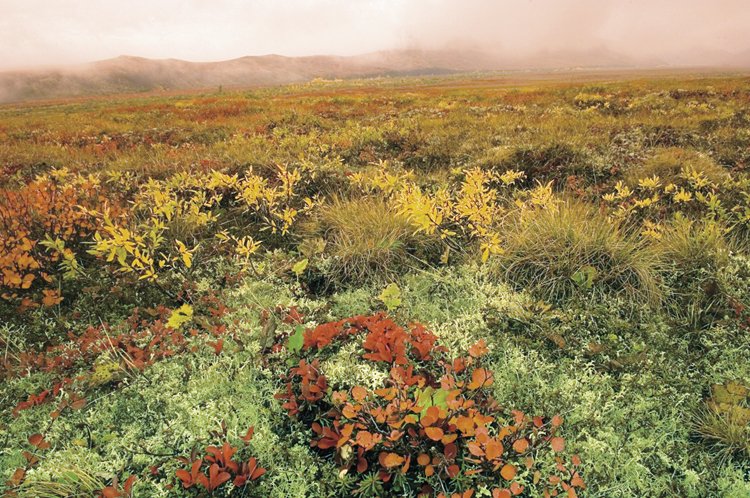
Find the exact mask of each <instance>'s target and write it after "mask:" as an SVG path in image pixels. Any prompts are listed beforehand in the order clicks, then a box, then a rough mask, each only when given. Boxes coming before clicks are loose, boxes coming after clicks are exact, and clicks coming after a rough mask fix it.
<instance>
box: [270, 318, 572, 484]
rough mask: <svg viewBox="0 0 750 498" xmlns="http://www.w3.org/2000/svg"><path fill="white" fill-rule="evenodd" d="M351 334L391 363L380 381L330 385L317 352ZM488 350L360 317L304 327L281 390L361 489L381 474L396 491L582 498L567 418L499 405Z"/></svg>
mask: <svg viewBox="0 0 750 498" xmlns="http://www.w3.org/2000/svg"><path fill="white" fill-rule="evenodd" d="M361 336H364V337H363V338H362V337H361ZM350 340H358V341H361V344H362V350H363V351H362V358H363V359H364V360H366V361H369V362H373V363H376V364H380V365H382V366H383V367H385V368H387V369H389V371H390V375H389V379H388V381H387V383H386V384H385V385H383V386H382V387H381V388H379V389H374V390H371V389H367V388H365V387H362V386H358V385H353V386H347V388H346V389H343V390H336V391H334V390H332V389H331V388H330V386H329V385H328V382H327V380H326V377H325V372H323V371H322V369H321V363H320V361H319V357H320V355H321V353H322V351H323V350H327V348H334V347H337V346H340V345H341V344H342V343H343V342H345V341H350ZM486 351H487V348H486V345H485V344H484V342H483V341H481V342H480V343H478V344H476V345H475V346H473V347H472V348H470V351H469V355H468V356H467V357H465V358H456V359H450V358H449V357H448V356H447V350H446V349H445V348H444V347H442V346H439V345H438V344H437V337H436V336H435V335H434V334H432V333H431V332H429V331H427V330H426V329H425V328H424V327H423V326H421V325H413V326H411V327H410V328H409V329H404V328H402V327H400V326H399V325H398V324H396V323H395V322H393V321H392V320H390V319H389V318H387V317H386V316H385V315H384V314H377V315H373V316H357V317H353V318H350V319H346V320H342V321H339V322H332V323H327V324H323V325H320V326H318V327H316V328H314V329H311V330H307V331H305V333H304V343H303V346H302V350H301V355H302V358H301V359H300V360H299V363H298V365H297V366H295V367H293V368H291V369H290V370H289V372H288V374H287V375H286V376H285V379H284V380H285V382H286V385H285V389H284V390H283V391H282V392H280V393H278V394H277V396H276V397H277V398H278V399H280V400H281V401H282V402H283V407H284V408H285V409H286V410H287V411H288V413H289V415H290V416H293V417H296V418H298V419H299V420H301V421H303V422H304V423H306V424H307V425H309V427H310V428H311V430H312V436H311V440H310V445H311V446H312V447H314V448H317V450H318V451H320V452H321V453H323V454H326V455H329V456H330V457H331V458H333V460H334V461H335V462H336V464H337V465H338V466H339V467H340V469H341V471H342V473H356V475H358V476H360V479H359V482H360V491H361V492H363V493H364V492H365V490H364V486H365V484H364V483H366V485H367V486H372V481H373V479H375V480H377V481H379V485H380V486H383V487H384V489H391V490H392V492H393V493H396V494H401V493H407V492H408V493H411V494H414V495H425V496H435V495H436V494H437V495H438V496H459V497H462V498H463V497H470V496H472V494H473V493H474V491H475V490H477V489H480V488H482V489H485V490H488V491H490V492H491V493H492V496H493V497H505V496H515V495H520V494H522V493H524V491H526V490H529V491H530V490H531V489H533V490H534V492H535V493H537V494H539V495H541V496H558V495H561V494H566V495H567V496H576V493H577V492H576V490H581V489H585V484H584V482H583V479H582V477H581V475H580V472H579V470H578V467H579V466H580V460H579V458H578V457H577V456H573V457H572V458H570V459H568V458H567V457H566V454H565V440H564V439H563V437H561V436H560V435H559V434H558V433H559V428H560V426H561V425H562V423H563V420H562V418H561V417H559V416H553V417H551V418H543V417H530V416H528V415H526V414H524V413H522V412H520V411H517V410H512V411H508V410H506V409H505V408H503V407H501V406H500V405H499V404H498V403H497V402H496V401H495V400H494V399H493V398H492V396H491V395H490V393H489V390H488V387H489V386H491V385H492V383H493V377H492V373H491V372H490V371H489V370H487V369H485V368H483V367H482V365H481V357H482V356H483V355H484V354H485V353H486ZM370 489H372V488H370Z"/></svg>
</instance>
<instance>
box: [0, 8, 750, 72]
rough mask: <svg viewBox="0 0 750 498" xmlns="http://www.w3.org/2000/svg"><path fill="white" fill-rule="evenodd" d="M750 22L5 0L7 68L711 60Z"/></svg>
mask: <svg viewBox="0 0 750 498" xmlns="http://www.w3.org/2000/svg"><path fill="white" fill-rule="evenodd" d="M748 27H750V4H748V2H747V0H712V1H710V2H709V1H706V0H650V1H649V0H630V1H627V0H357V1H354V0H346V1H344V0H283V1H278V0H245V1H243V0H213V1H211V2H207V1H205V0H159V1H153V0H130V1H128V2H123V1H121V0H119V1H111V0H102V1H96V2H94V1H85V0H78V1H75V0H56V1H49V0H47V1H44V0H24V1H18V0H0V67H2V68H4V69H8V68H16V67H18V68H20V67H31V66H37V65H57V64H69V63H79V62H86V61H91V60H99V59H106V58H110V57H115V56H118V55H121V54H129V55H138V56H143V57H152V58H170V57H173V58H180V59H187V60H194V61H208V60H222V59H230V58H235V57H240V56H244V55H261V54H268V53H278V54H284V55H313V54H338V55H353V54H358V53H364V52H370V51H377V50H384V49H396V48H415V47H418V48H435V49H444V48H474V49H479V50H482V51H487V52H492V53H498V54H509V55H513V56H519V55H520V56H523V55H525V54H534V53H538V52H540V51H548V52H557V51H561V52H564V51H577V52H586V51H590V50H605V49H606V50H611V51H614V52H617V53H621V54H623V55H625V56H628V57H633V58H636V59H659V60H663V61H664V62H667V63H673V64H691V63H694V64H705V63H711V62H712V60H713V59H716V58H721V57H725V56H727V54H729V55H737V56H738V57H743V54H745V55H747V54H750V37H748V36H747V30H748ZM748 63H750V60H748Z"/></svg>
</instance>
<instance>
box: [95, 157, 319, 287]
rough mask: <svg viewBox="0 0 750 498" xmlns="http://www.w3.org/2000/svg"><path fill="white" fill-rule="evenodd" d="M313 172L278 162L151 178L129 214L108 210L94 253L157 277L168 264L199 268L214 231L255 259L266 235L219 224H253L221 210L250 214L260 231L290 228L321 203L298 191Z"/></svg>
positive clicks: (123, 267) (169, 267) (125, 269)
mask: <svg viewBox="0 0 750 498" xmlns="http://www.w3.org/2000/svg"><path fill="white" fill-rule="evenodd" d="M309 172H310V168H299V169H298V168H289V167H287V166H285V165H277V167H276V169H275V170H274V174H273V175H272V176H269V177H262V176H260V175H256V174H254V173H253V171H252V170H250V171H248V172H247V173H246V174H245V175H243V176H242V177H240V176H239V175H237V174H234V175H229V174H227V173H224V172H222V171H216V170H210V171H199V172H190V173H188V172H180V173H176V174H174V175H172V176H170V177H168V178H166V179H164V180H157V179H153V178H152V179H149V180H148V181H146V182H145V183H143V184H142V185H141V186H140V188H139V190H138V192H137V194H136V195H135V197H134V200H133V207H132V209H131V212H130V215H129V216H128V217H127V219H120V220H114V219H113V218H112V217H110V216H109V215H108V214H107V213H102V214H101V215H100V218H101V221H102V225H103V226H102V228H101V229H100V230H99V231H98V232H97V234H96V235H95V237H94V246H93V248H92V249H91V250H90V251H89V252H90V254H93V255H95V256H97V257H101V258H103V259H105V260H106V261H107V262H110V263H114V264H115V266H116V267H117V270H116V271H118V272H120V273H127V274H135V275H137V276H138V278H139V279H145V280H156V279H157V278H158V274H159V272H160V271H178V272H180V271H184V270H185V269H189V268H191V267H192V261H193V257H194V254H195V252H196V250H197V249H198V246H199V245H200V243H201V242H200V241H202V240H204V239H207V238H210V237H215V238H216V239H217V240H218V241H219V242H221V243H230V244H231V245H232V246H233V252H234V253H236V255H237V256H239V258H240V259H241V260H242V261H243V262H245V263H247V262H249V258H250V256H252V255H253V254H255V253H256V252H257V251H258V249H259V247H260V242H259V241H257V240H255V239H254V238H253V236H251V235H248V234H246V233H235V234H233V233H230V231H229V230H227V229H219V226H220V225H222V224H224V225H228V226H229V227H230V228H231V230H232V231H235V232H237V231H245V230H247V227H245V226H244V224H243V223H242V222H238V221H237V220H236V219H228V220H224V223H220V222H222V219H221V217H222V216H226V213H227V212H230V213H241V214H243V215H249V216H250V217H251V218H252V219H253V220H254V221H256V222H257V226H256V227H254V228H257V230H258V231H264V230H267V231H269V232H270V233H272V234H274V235H280V236H285V235H287V233H288V231H289V230H290V228H291V227H292V225H293V224H294V222H295V221H296V220H297V218H298V217H299V215H300V214H302V213H305V212H307V211H309V210H311V209H312V208H313V207H314V206H315V203H316V201H315V200H313V199H310V198H306V197H302V196H300V195H298V193H297V187H298V185H299V184H300V183H301V182H303V181H306V180H307V179H308V178H309V176H310V175H309ZM190 241H195V242H190Z"/></svg>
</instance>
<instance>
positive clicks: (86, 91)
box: [0, 49, 750, 103]
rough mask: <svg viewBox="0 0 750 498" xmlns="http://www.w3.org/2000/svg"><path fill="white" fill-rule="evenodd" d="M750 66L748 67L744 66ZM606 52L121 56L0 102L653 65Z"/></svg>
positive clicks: (13, 77) (4, 90) (51, 72)
mask: <svg viewBox="0 0 750 498" xmlns="http://www.w3.org/2000/svg"><path fill="white" fill-rule="evenodd" d="M749 62H750V61H749ZM659 65H662V63H660V61H656V60H651V61H636V60H633V59H630V58H628V57H626V56H622V55H620V54H618V53H615V52H611V51H609V50H607V49H592V50H590V51H586V52H554V51H548V52H543V53H539V54H536V55H535V56H533V57H507V56H506V57H501V56H492V55H489V54H487V53H484V52H481V51H472V50H461V51H459V50H432V51H431V50H391V51H382V52H374V53H369V54H364V55H355V56H330V55H320V56H305V57H285V56H281V55H263V56H247V57H240V58H238V59H232V60H226V61H219V62H188V61H184V60H178V59H147V58H143V57H133V56H121V57H116V58H114V59H108V60H103V61H98V62H92V63H89V64H81V65H76V66H68V67H61V68H52V69H50V68H47V69H38V70H24V71H7V72H0V102H2V103H8V102H19V101H25V100H37V99H54V98H64V97H80V96H92V95H107V94H117V93H135V92H149V91H157V90H170V91H172V90H191V89H204V88H212V87H213V88H215V87H219V86H224V87H225V88H240V87H255V86H269V85H280V84H288V83H296V82H304V81H309V80H312V79H314V78H318V77H321V78H363V77H375V76H399V75H428V74H446V73H456V72H471V71H492V70H510V69H524V68H547V69H552V68H574V67H614V68H621V67H655V66H659Z"/></svg>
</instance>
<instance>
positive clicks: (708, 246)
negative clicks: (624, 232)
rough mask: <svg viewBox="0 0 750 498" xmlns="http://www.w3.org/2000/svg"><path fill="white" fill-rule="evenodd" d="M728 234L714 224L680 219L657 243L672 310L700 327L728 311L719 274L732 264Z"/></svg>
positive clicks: (676, 220) (667, 229)
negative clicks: (725, 310)
mask: <svg viewBox="0 0 750 498" xmlns="http://www.w3.org/2000/svg"><path fill="white" fill-rule="evenodd" d="M725 232H726V230H725V229H724V228H723V227H722V226H720V225H719V224H718V223H716V222H713V221H708V220H706V221H702V222H695V221H691V220H689V219H687V218H684V217H678V218H676V219H675V220H673V222H672V223H671V224H669V225H668V226H667V227H666V229H665V230H664V231H663V232H662V233H661V238H660V239H659V240H658V242H657V243H656V244H655V248H656V250H657V251H658V252H659V254H660V255H661V256H662V259H663V260H664V262H665V265H664V266H663V267H662V269H663V270H664V279H665V282H666V284H667V288H668V294H669V302H670V303H671V305H670V311H671V313H672V314H673V316H675V317H677V318H681V319H684V320H687V322H688V323H689V324H691V325H692V326H693V327H696V328H700V327H702V326H704V325H706V324H708V323H710V322H711V321H713V319H714V318H715V317H717V316H721V315H722V314H723V312H724V306H723V303H724V299H722V291H721V285H720V281H719V272H720V271H721V269H722V268H724V267H725V266H726V265H727V264H728V262H729V254H730V244H729V242H728V241H727V239H726V237H725Z"/></svg>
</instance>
